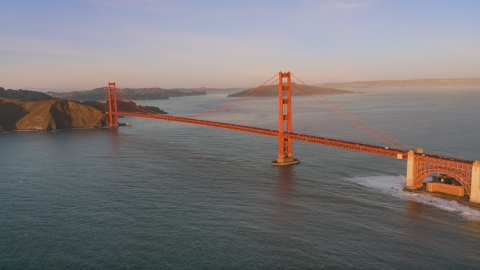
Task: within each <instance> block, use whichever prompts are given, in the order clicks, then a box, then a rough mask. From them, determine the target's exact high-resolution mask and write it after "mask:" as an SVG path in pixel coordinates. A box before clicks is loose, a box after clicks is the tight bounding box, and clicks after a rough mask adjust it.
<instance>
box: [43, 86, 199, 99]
mask: <svg viewBox="0 0 480 270" xmlns="http://www.w3.org/2000/svg"><path fill="white" fill-rule="evenodd" d="M106 91H107V88H106V87H100V88H95V89H92V90H85V91H73V92H47V94H49V95H50V96H52V97H56V98H62V99H70V100H78V101H83V100H100V98H101V97H102V95H103V96H106ZM117 92H119V96H120V93H122V92H125V93H126V94H127V95H128V96H129V97H130V98H132V99H134V100H159V99H169V98H170V97H185V96H200V95H206V94H207V93H206V92H205V91H180V90H177V89H162V88H158V87H155V88H122V92H120V91H117Z"/></svg>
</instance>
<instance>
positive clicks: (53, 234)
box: [0, 87, 480, 269]
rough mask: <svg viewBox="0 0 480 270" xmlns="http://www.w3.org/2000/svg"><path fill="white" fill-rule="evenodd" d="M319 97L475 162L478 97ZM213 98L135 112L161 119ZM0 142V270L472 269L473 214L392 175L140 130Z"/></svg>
mask: <svg viewBox="0 0 480 270" xmlns="http://www.w3.org/2000/svg"><path fill="white" fill-rule="evenodd" d="M365 92H366V94H363V95H342V96H330V97H329V98H330V99H331V100H332V101H334V102H336V103H337V104H339V105H340V106H342V107H343V108H345V109H346V110H348V111H350V112H352V113H353V114H354V115H356V116H357V117H359V118H361V119H362V120H365V121H366V122H368V123H369V124H371V125H373V126H375V127H376V128H378V129H380V130H382V131H384V132H386V133H387V134H389V135H392V136H393V137H395V138H396V139H398V140H400V141H402V142H404V143H406V144H408V145H410V146H412V147H414V148H417V147H422V148H423V149H424V150H425V151H427V152H431V153H442V154H445V155H451V156H461V157H464V158H468V159H480V143H479V142H478V138H480V120H479V118H478V116H479V115H480V106H478V100H480V99H479V95H480V88H467V87H464V88H419V89H402V88H398V89H395V88H385V89H367V90H365ZM227 94H228V93H226V92H217V93H212V94H209V95H207V96H201V97H182V98H172V99H170V100H160V101H143V102H140V104H142V105H156V106H159V107H160V108H161V109H164V110H166V111H168V112H169V113H171V114H174V115H175V114H190V113H194V112H199V111H202V110H205V109H208V108H214V107H216V106H218V105H219V104H222V103H224V102H226V101H228V100H230V99H228V98H227V97H226V96H227ZM121 121H122V122H130V123H131V124H132V127H131V128H127V127H120V128H118V129H83V130H61V131H57V132H9V133H3V134H0V269H72V268H73V269H89V268H94V269H119V268H120V269H132V268H134V269H139V268H140V269H199V268H200V269H426V268H428V269H438V268H443V269H478V268H479V267H480V248H479V247H480V211H478V210H475V209H471V208H469V207H466V206H463V205H460V204H458V203H456V202H454V201H449V200H445V199H440V198H436V197H432V196H429V195H420V194H412V193H405V192H403V191H402V188H403V185H404V176H405V172H406V162H405V161H399V160H396V159H391V158H386V157H381V156H375V155H369V154H365V153H357V152H350V151H347V150H342V149H335V148H330V147H325V146H320V145H312V144H307V143H301V142H294V146H293V147H294V148H293V151H294V155H295V157H297V158H299V159H300V160H301V163H300V164H299V165H296V166H290V167H284V168H279V167H272V166H270V164H269V162H270V161H271V160H273V159H275V157H276V151H277V150H276V139H275V138H272V137H264V136H260V135H255V134H248V133H241V132H234V131H228V130H220V129H212V128H208V127H202V126H195V125H186V124H182V123H174V122H165V121H158V120H150V119H137V118H122V119H121Z"/></svg>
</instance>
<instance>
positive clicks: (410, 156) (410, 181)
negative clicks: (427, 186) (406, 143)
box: [405, 150, 419, 189]
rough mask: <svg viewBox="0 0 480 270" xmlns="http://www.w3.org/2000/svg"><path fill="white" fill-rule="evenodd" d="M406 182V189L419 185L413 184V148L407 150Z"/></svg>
mask: <svg viewBox="0 0 480 270" xmlns="http://www.w3.org/2000/svg"><path fill="white" fill-rule="evenodd" d="M406 180H407V183H406V185H405V187H406V188H407V189H416V188H418V187H419V186H415V183H414V181H415V152H414V151H413V150H410V151H408V159H407V179H406Z"/></svg>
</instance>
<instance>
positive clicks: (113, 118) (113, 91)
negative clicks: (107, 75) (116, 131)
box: [107, 82, 118, 127]
mask: <svg viewBox="0 0 480 270" xmlns="http://www.w3.org/2000/svg"><path fill="white" fill-rule="evenodd" d="M107 90H108V114H109V115H110V126H111V127H118V109H117V85H116V84H115V83H114V82H113V83H111V82H109V83H108V87H107Z"/></svg>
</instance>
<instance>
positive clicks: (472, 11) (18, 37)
mask: <svg viewBox="0 0 480 270" xmlns="http://www.w3.org/2000/svg"><path fill="white" fill-rule="evenodd" d="M279 71H291V72H292V73H294V74H295V75H296V76H297V77H299V78H301V79H302V80H303V81H305V82H306V83H311V84H318V83H325V82H341V81H353V80H383V79H418V78H458V77H462V78H465V77H480V1H476V0H471V1H467V0H465V1H453V0H450V1H442V0H432V1H430V0H412V1H409V0H357V1H355V0H325V1H321V0H318V1H308V0H305V1H294V0H290V1H281V0H275V1H273V0H272V1H270V0H268V1H259V0H257V1H250V0H239V1H228V0H218V1H208V0H198V1H183V0H175V1H160V0H158V1H156V0H61V1H60V0H42V1H39V0H1V1H0V86H3V87H5V88H14V89H18V88H24V89H25V88H26V89H52V90H61V89H92V88H94V87H99V86H103V85H106V84H107V82H108V81H116V82H117V83H118V84H119V85H120V86H121V87H156V86H158V87H164V88H173V87H200V86H206V87H236V86H245V87H246V86H256V85H260V84H262V83H263V82H264V81H265V80H267V79H268V78H269V77H271V76H272V75H274V74H275V73H278V72H279Z"/></svg>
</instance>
